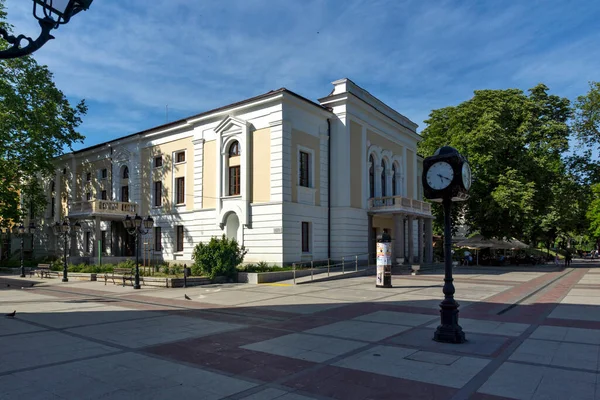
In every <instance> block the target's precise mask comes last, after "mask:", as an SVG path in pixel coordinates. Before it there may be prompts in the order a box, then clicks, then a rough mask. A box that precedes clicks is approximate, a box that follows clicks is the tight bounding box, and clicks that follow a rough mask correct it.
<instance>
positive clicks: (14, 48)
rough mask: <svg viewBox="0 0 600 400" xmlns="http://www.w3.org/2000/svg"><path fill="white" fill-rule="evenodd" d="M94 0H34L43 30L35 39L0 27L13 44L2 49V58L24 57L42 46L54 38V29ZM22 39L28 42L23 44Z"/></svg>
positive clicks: (34, 13) (36, 14) (34, 11)
mask: <svg viewBox="0 0 600 400" xmlns="http://www.w3.org/2000/svg"><path fill="white" fill-rule="evenodd" d="M92 1H93V0H33V16H34V17H35V18H36V19H37V20H38V22H39V24H40V27H41V28H42V32H41V33H40V36H39V37H38V38H37V39H35V40H33V39H31V38H30V37H27V36H25V35H19V36H16V37H15V36H13V35H11V34H9V33H8V31H6V30H5V29H4V28H1V27H0V36H2V38H4V40H6V41H7V42H8V43H10V44H11V46H10V47H9V48H7V49H6V50H2V51H0V59H7V58H17V57H23V56H26V55H28V54H31V53H33V52H34V51H36V50H38V49H39V48H40V47H42V46H43V45H44V44H45V43H46V42H47V41H48V40H50V39H54V36H52V35H51V34H50V31H51V30H52V29H57V28H58V27H59V26H60V25H62V24H66V23H67V22H69V21H70V20H71V17H73V16H74V15H75V14H77V13H79V12H80V11H82V10H87V9H88V8H89V7H90V4H92ZM22 41H26V42H27V44H26V45H25V46H23V45H22V44H21V42H22Z"/></svg>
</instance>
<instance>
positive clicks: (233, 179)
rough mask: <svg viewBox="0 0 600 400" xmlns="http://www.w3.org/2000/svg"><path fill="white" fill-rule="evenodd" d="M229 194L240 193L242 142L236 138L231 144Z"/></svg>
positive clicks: (236, 194)
mask: <svg viewBox="0 0 600 400" xmlns="http://www.w3.org/2000/svg"><path fill="white" fill-rule="evenodd" d="M228 154H229V160H228V161H229V191H228V194H229V196H238V195H239V194H240V186H241V185H240V183H241V177H240V159H239V155H240V143H239V142H238V141H237V140H235V141H233V142H232V143H231V144H230V145H229V151H228Z"/></svg>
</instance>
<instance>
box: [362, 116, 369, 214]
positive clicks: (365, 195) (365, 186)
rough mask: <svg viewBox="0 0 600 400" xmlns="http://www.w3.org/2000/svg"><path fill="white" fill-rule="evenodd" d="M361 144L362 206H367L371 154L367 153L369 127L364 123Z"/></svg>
mask: <svg viewBox="0 0 600 400" xmlns="http://www.w3.org/2000/svg"><path fill="white" fill-rule="evenodd" d="M360 146H361V151H360V154H361V161H360V166H361V171H362V172H363V180H362V196H361V207H362V208H367V206H368V199H369V155H368V154H367V127H366V126H364V125H362V132H361V142H360Z"/></svg>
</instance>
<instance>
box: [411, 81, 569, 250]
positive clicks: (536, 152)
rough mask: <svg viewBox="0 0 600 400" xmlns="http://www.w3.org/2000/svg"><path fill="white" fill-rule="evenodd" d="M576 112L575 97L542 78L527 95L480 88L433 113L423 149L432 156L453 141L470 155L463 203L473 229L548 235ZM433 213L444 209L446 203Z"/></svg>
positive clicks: (489, 234) (487, 232) (492, 234)
mask: <svg viewBox="0 0 600 400" xmlns="http://www.w3.org/2000/svg"><path fill="white" fill-rule="evenodd" d="M571 115H572V111H571V108H570V102H569V100H568V99H566V98H561V97H559V96H555V95H550V94H548V88H547V87H546V86H545V85H542V84H540V85H537V86H535V87H534V88H532V89H530V90H529V93H528V94H525V93H524V92H523V91H521V90H518V89H507V90H480V91H475V95H474V97H473V98H471V99H470V100H468V101H465V102H463V103H461V104H459V105H458V106H453V107H446V108H443V109H439V110H433V111H432V112H431V114H430V117H429V119H428V120H427V121H425V122H426V123H427V127H426V128H425V129H424V130H423V132H422V136H423V141H422V142H421V143H420V144H419V151H420V153H421V154H422V155H423V156H429V155H431V154H433V152H434V151H435V150H436V149H437V148H438V147H441V146H444V145H450V146H453V147H455V148H456V149H458V150H459V151H460V152H461V153H462V154H464V155H466V156H467V157H468V159H469V162H470V164H471V167H472V170H473V184H472V187H471V191H470V198H469V200H468V201H466V202H465V203H456V204H457V208H460V211H461V214H462V215H463V216H464V218H465V221H466V223H467V225H468V226H469V228H470V229H471V231H479V232H480V233H481V234H483V235H484V236H486V237H504V236H506V237H515V238H518V239H522V240H526V241H534V240H536V239H538V238H540V237H541V236H543V234H544V231H543V229H544V227H543V226H542V225H541V223H540V222H541V221H542V220H543V219H544V218H545V217H546V216H547V214H548V213H550V212H556V210H554V209H553V208H552V205H553V204H554V201H555V199H556V197H557V196H555V193H554V191H553V189H554V188H555V187H556V185H560V184H562V182H563V178H564V176H565V174H566V167H565V162H564V160H563V158H562V155H563V154H564V152H566V151H567V150H568V148H569V135H570V128H569V125H568V121H569V119H570V117H571ZM568 198H570V196H569V197H568ZM434 213H436V214H440V213H441V210H440V207H439V206H435V207H434ZM438 220H439V219H438Z"/></svg>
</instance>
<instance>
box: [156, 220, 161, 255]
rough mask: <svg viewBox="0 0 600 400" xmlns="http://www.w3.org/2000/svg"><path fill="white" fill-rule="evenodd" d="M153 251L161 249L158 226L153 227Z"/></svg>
mask: <svg viewBox="0 0 600 400" xmlns="http://www.w3.org/2000/svg"><path fill="white" fill-rule="evenodd" d="M154 251H162V229H161V227H160V226H155V227H154Z"/></svg>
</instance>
